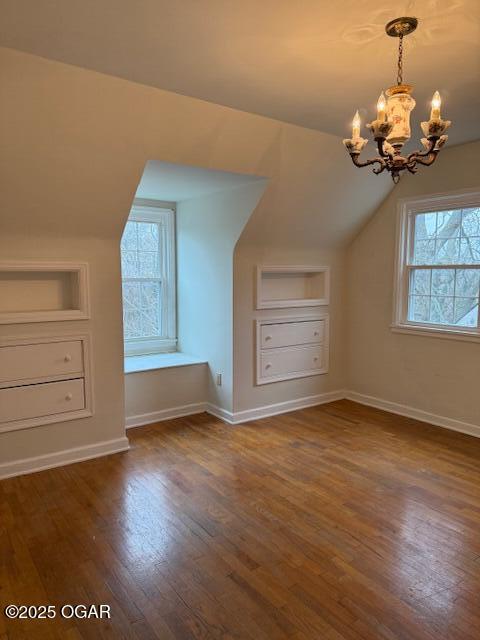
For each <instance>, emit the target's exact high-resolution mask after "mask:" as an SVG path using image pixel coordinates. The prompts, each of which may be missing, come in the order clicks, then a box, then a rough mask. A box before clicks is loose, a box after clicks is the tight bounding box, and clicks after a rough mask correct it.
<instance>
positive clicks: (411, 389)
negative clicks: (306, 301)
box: [346, 142, 480, 425]
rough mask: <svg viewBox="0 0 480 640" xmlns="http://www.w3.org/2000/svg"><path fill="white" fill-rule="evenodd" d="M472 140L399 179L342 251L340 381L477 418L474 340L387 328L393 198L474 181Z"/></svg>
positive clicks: (479, 182) (479, 349)
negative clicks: (343, 359)
mask: <svg viewBox="0 0 480 640" xmlns="http://www.w3.org/2000/svg"><path fill="white" fill-rule="evenodd" d="M479 154H480V142H475V143H472V144H468V145H461V146H457V147H452V148H450V149H449V148H448V147H447V148H446V149H444V150H443V151H442V152H441V153H440V155H439V157H438V159H437V162H436V164H435V165H434V166H433V167H430V168H427V167H423V168H422V167H421V168H420V170H419V173H418V174H417V175H416V176H409V175H407V176H404V177H402V179H401V181H400V183H399V185H398V186H397V187H396V188H395V189H394V190H393V191H392V193H391V194H390V195H389V197H388V198H387V199H386V201H385V202H384V203H383V204H382V206H381V207H380V208H379V209H378V210H377V212H376V213H375V215H374V216H373V218H372V219H371V220H370V221H369V222H368V224H367V225H366V226H365V228H364V229H363V230H362V231H361V233H360V234H359V235H358V236H357V238H355V240H354V242H353V243H352V245H351V246H350V248H349V250H348V263H347V269H348V285H349V286H348V291H349V296H348V306H347V313H346V316H347V318H348V345H347V352H348V373H349V380H348V386H349V388H350V389H351V390H353V391H356V392H358V393H362V394H366V395H370V396H374V397H377V398H381V399H384V400H388V401H391V402H396V403H399V404H403V405H407V406H410V407H413V408H415V409H420V410H423V411H427V412H429V413H433V414H436V415H439V416H442V417H446V418H453V419H455V420H460V421H464V422H467V423H472V424H474V425H479V424H480V401H479V394H478V391H479V380H480V343H473V342H460V341H458V340H445V339H441V338H436V337H433V338H432V337H423V336H418V335H404V334H398V333H392V331H391V330H390V324H391V322H392V304H393V292H392V289H393V270H394V258H395V226H396V215H397V201H398V199H400V198H406V197H413V196H417V195H418V196H424V195H427V194H434V193H438V192H445V191H450V190H451V191H455V190H459V189H462V188H473V187H477V188H478V187H479V186H480V174H479V163H478V157H479Z"/></svg>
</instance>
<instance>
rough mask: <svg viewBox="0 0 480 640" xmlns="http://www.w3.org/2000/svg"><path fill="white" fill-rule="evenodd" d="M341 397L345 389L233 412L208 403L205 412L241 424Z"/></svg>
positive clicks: (343, 396) (314, 405)
mask: <svg viewBox="0 0 480 640" xmlns="http://www.w3.org/2000/svg"><path fill="white" fill-rule="evenodd" d="M343 398H345V391H343V390H339V391H327V392H325V393H319V394H317V395H314V396H306V397H304V398H298V399H296V400H286V401H285V402H277V403H275V404H267V405H264V406H262V407H256V408H254V409H246V410H243V411H236V412H234V413H232V412H231V411H227V410H226V409H222V408H221V407H217V406H216V405H213V404H210V403H208V405H207V413H211V414H212V415H214V416H216V417H217V418H221V419H222V420H225V422H228V423H229V424H242V423H243V422H249V421H250V420H259V419H260V418H268V417H270V416H276V415H279V414H281V413H288V412H290V411H296V410H297V409H307V408H308V407H316V406H317V405H320V404H326V403H327V402H334V401H335V400H342V399H343Z"/></svg>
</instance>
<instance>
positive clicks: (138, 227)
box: [121, 205, 176, 355]
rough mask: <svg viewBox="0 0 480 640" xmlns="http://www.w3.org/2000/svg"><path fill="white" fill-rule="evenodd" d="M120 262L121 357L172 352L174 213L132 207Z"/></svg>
mask: <svg viewBox="0 0 480 640" xmlns="http://www.w3.org/2000/svg"><path fill="white" fill-rule="evenodd" d="M121 259H122V289H123V326H124V341H125V353H126V354H127V355H133V354H144V353H158V352H162V351H175V349H176V323H175V268H174V267H175V242H174V211H173V209H165V208H158V207H152V206H148V207H147V206H135V205H134V206H133V208H132V211H131V213H130V216H129V219H128V221H127V224H126V226H125V230H124V233H123V236H122V241H121Z"/></svg>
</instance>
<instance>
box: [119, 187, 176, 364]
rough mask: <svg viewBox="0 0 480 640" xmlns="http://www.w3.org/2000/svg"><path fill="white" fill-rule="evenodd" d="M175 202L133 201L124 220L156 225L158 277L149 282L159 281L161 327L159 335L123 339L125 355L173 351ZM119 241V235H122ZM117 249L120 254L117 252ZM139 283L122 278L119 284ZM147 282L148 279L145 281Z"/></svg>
mask: <svg viewBox="0 0 480 640" xmlns="http://www.w3.org/2000/svg"><path fill="white" fill-rule="evenodd" d="M175 215H176V207H175V203H174V202H172V203H160V202H156V201H154V200H147V199H135V200H134V201H133V205H132V208H131V211H130V214H129V216H128V219H127V223H128V222H152V223H155V224H157V225H158V230H159V234H158V235H159V237H158V242H159V245H158V254H159V256H160V258H161V265H160V275H159V276H158V277H157V278H152V279H153V280H159V281H160V282H161V305H160V313H161V326H162V330H163V331H164V335H162V336H151V337H147V338H128V339H125V338H124V350H125V355H127V356H130V355H144V354H150V353H165V352H171V351H175V350H176V348H177V335H176V334H177V321H176V311H177V309H176V306H177V302H176V288H177V287H176V273H175V271H176V240H175ZM122 238H123V235H122ZM121 251H122V250H121V249H120V253H121ZM135 280H142V279H141V278H131V277H129V276H125V277H124V276H123V274H122V284H123V282H132V281H135ZM149 280H150V279H149Z"/></svg>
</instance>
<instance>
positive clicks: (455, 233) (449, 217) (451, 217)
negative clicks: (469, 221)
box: [436, 209, 462, 238]
mask: <svg viewBox="0 0 480 640" xmlns="http://www.w3.org/2000/svg"><path fill="white" fill-rule="evenodd" d="M461 226H462V211H461V209H457V210H456V211H439V212H438V213H437V233H436V235H437V238H458V237H459V235H460V228H461Z"/></svg>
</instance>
